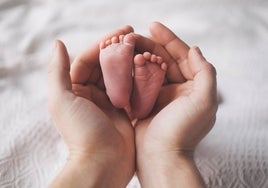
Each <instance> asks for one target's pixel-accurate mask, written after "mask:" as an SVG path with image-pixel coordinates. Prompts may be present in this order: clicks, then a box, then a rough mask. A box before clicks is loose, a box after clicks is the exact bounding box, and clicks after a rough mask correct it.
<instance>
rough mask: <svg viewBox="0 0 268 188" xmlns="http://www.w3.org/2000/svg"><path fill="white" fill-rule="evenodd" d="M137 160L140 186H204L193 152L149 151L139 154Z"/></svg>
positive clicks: (198, 187) (201, 187) (193, 187)
mask: <svg viewBox="0 0 268 188" xmlns="http://www.w3.org/2000/svg"><path fill="white" fill-rule="evenodd" d="M137 160H138V164H137V165H138V170H137V174H138V177H139V180H140V182H141V184H142V187H145V188H146V187H150V188H151V187H152V188H154V187H185V188H187V187H191V188H203V187H205V184H204V181H203V179H202V177H201V175H200V173H199V171H198V169H197V167H196V164H195V162H194V159H193V152H182V153H178V152H170V153H160V154H159V153H158V154H153V153H151V154H150V155H149V156H148V155H147V154H146V156H145V155H144V156H139V157H138V159H137Z"/></svg>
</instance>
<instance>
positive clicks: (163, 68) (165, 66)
mask: <svg viewBox="0 0 268 188" xmlns="http://www.w3.org/2000/svg"><path fill="white" fill-rule="evenodd" d="M167 67H168V66H167V64H166V63H165V62H163V63H162V64H161V69H162V70H163V71H167Z"/></svg>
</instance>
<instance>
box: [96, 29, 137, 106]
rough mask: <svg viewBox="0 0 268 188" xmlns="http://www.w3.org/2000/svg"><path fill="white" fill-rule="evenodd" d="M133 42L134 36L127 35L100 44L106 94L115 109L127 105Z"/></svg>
mask: <svg viewBox="0 0 268 188" xmlns="http://www.w3.org/2000/svg"><path fill="white" fill-rule="evenodd" d="M135 42H136V41H135V38H134V35H133V34H132V33H129V34H127V35H120V36H119V37H117V36H114V37H112V38H111V39H109V40H107V41H104V42H102V43H101V44H100V65H101V69H102V73H103V79H104V84H105V87H106V93H107V95H108V96H109V98H110V100H111V102H112V104H113V105H114V106H115V107H117V108H124V107H126V106H127V105H129V100H130V94H131V91H132V65H133V57H134V50H135Z"/></svg>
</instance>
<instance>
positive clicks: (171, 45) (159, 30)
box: [150, 22, 190, 82]
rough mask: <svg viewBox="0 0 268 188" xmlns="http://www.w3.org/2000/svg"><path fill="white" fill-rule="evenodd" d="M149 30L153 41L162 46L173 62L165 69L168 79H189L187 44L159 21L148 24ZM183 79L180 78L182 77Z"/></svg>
mask: <svg viewBox="0 0 268 188" xmlns="http://www.w3.org/2000/svg"><path fill="white" fill-rule="evenodd" d="M150 32H151V35H152V38H153V40H154V41H155V42H157V43H159V44H161V45H162V46H164V48H165V49H166V50H167V52H168V53H169V54H170V56H171V57H172V59H173V60H174V61H173V64H171V65H170V66H169V69H170V70H169V71H167V74H168V78H169V81H171V82H183V81H185V79H189V77H190V75H189V67H188V65H187V63H185V62H186V59H187V55H188V51H189V46H188V45H187V44H186V43H184V42H183V41H182V40H181V39H179V38H178V37H177V36H176V35H175V34H174V33H173V32H172V31H171V30H170V29H169V28H167V27H166V26H164V25H163V24H161V23H159V22H153V23H152V24H151V26H150ZM175 62H176V64H174V63H175ZM183 77H184V78H185V79H182V78H183Z"/></svg>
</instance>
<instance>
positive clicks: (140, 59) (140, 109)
mask: <svg viewBox="0 0 268 188" xmlns="http://www.w3.org/2000/svg"><path fill="white" fill-rule="evenodd" d="M135 42H136V41H135V37H134V35H133V34H132V33H130V34H127V35H120V36H119V37H116V36H115V37H112V38H111V39H109V40H107V41H104V42H102V43H101V44H100V65H101V69H102V73H103V79H104V84H105V87H106V93H107V95H108V96H109V98H110V100H111V102H112V104H113V105H114V106H115V107H117V108H125V109H129V108H130V109H131V113H132V116H134V117H136V118H138V119H140V118H144V117H146V116H147V115H148V114H149V113H150V112H151V110H152V108H153V106H154V103H155V101H156V99H157V97H158V93H159V91H160V89H161V86H162V84H163V81H164V78H165V73H166V70H167V64H166V63H164V62H163V60H162V58H161V57H159V56H156V55H154V54H151V53H149V52H145V53H144V54H138V55H136V56H135V57H134V51H135ZM132 72H133V75H132ZM129 106H130V107H129Z"/></svg>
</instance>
